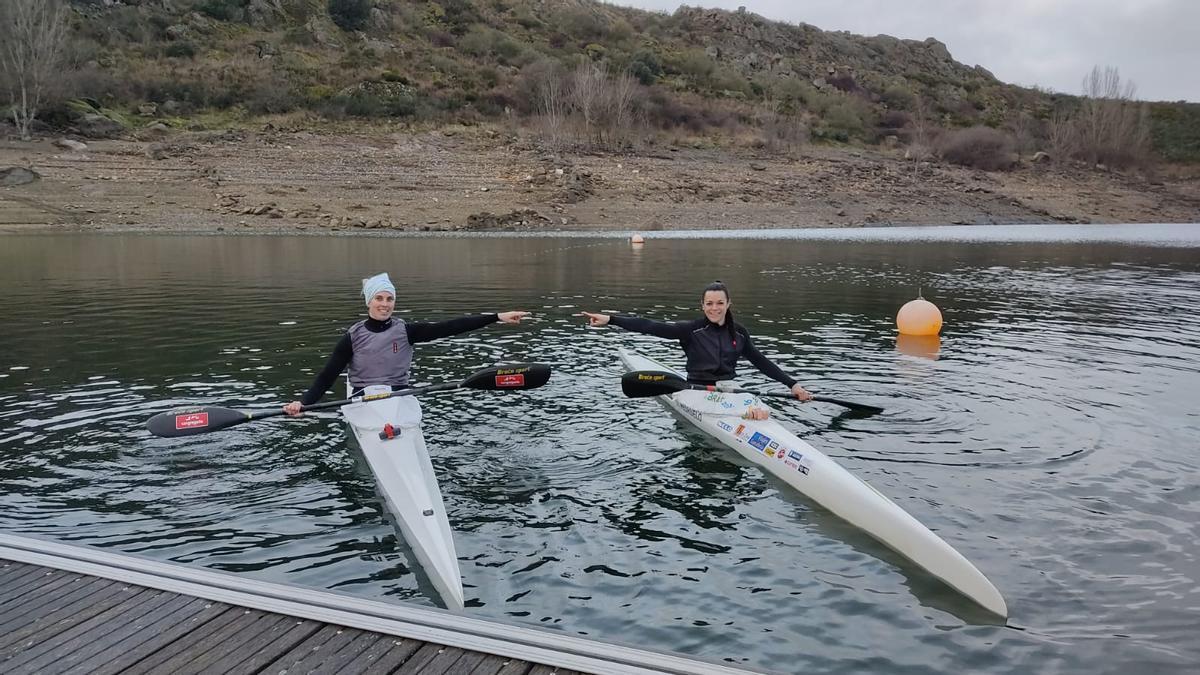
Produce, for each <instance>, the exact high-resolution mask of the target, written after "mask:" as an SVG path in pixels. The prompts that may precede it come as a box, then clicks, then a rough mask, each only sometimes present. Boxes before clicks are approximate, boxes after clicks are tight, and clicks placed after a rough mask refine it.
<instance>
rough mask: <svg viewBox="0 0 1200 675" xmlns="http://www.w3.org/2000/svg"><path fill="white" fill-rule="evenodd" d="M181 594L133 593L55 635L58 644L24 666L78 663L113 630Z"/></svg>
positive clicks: (38, 668)
mask: <svg viewBox="0 0 1200 675" xmlns="http://www.w3.org/2000/svg"><path fill="white" fill-rule="evenodd" d="M177 597H178V596H176V595H175V594H174V593H164V592H161V591H158V592H155V591H148V592H147V593H140V594H138V595H137V596H133V597H130V598H129V599H128V600H127V601H126V602H123V603H120V604H118V605H116V606H114V607H113V608H112V609H110V610H109V611H108V612H105V613H102V614H99V615H97V616H96V617H95V618H94V619H92V620H91V622H90V624H89V623H88V622H84V623H82V624H79V625H77V626H75V627H73V628H72V629H70V630H68V631H64V632H63V633H60V634H59V635H57V636H55V639H54V640H52V641H51V642H56V643H57V644H56V646H54V647H53V648H51V649H48V650H46V651H44V652H43V654H42V655H41V656H39V657H36V658H33V659H30V660H26V661H25V662H24V667H25V668H29V669H32V670H34V671H41V670H44V669H47V668H51V667H53V669H54V670H55V671H58V670H60V669H63V668H65V667H67V666H70V665H73V664H75V663H78V661H79V660H80V659H83V658H86V655H87V654H88V653H94V652H95V651H96V649H95V648H96V646H97V643H101V644H103V643H104V642H105V640H106V639H107V638H108V636H109V635H110V634H111V633H113V632H117V631H120V630H121V629H122V628H123V627H125V626H127V625H128V624H130V623H137V622H138V620H139V619H141V618H142V617H144V616H145V615H147V614H151V613H153V612H154V610H155V609H157V608H159V607H161V606H163V605H165V604H169V603H170V602H171V601H173V600H175V599H176V598H177Z"/></svg>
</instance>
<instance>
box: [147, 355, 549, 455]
mask: <svg viewBox="0 0 1200 675" xmlns="http://www.w3.org/2000/svg"><path fill="white" fill-rule="evenodd" d="M550 374H551V370H550V366H548V365H546V364H542V363H517V364H513V365H507V366H496V367H493V368H485V369H483V370H480V371H478V372H475V373H472V374H471V375H470V376H469V377H467V378H466V379H465V380H463V381H462V382H446V383H443V384H431V385H427V386H424V387H413V388H411V389H398V390H396V391H390V392H384V393H382V394H365V395H360V396H352V397H350V398H344V399H340V400H337V401H328V402H326V403H314V404H313V405H306V406H301V407H300V410H301V411H302V412H307V411H311V410H326V409H328V408H340V407H341V406H344V405H348V404H350V403H362V402H366V401H378V400H382V399H385V398H393V397H396V396H419V395H421V394H428V393H431V392H435V391H447V390H450V389H458V388H463V387H465V388H467V389H480V390H484V391H502V390H507V389H536V388H537V387H540V386H542V385H544V384H546V382H547V381H549V380H550ZM286 414H287V413H285V412H284V411H283V410H282V409H279V408H276V409H273V410H255V411H250V412H246V411H242V410H234V409H232V408H222V407H219V406H194V407H189V408H180V409H177V410H172V411H170V412H165V413H159V414H157V415H155V416H154V417H151V418H150V420H149V421H148V422H146V428H147V429H148V430H149V431H150V433H151V434H154V435H155V436H165V437H171V438H174V437H179V436H195V435H197V434H206V433H209V432H212V431H220V430H222V429H228V428H229V427H232V426H237V425H238V424H245V423H246V422H252V421H254V420H261V419H266V418H268V417H279V416H280V415H286Z"/></svg>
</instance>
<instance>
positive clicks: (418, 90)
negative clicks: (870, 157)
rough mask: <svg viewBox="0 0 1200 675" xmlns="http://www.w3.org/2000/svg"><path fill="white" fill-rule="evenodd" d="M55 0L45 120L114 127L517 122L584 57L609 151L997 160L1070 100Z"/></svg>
mask: <svg viewBox="0 0 1200 675" xmlns="http://www.w3.org/2000/svg"><path fill="white" fill-rule="evenodd" d="M70 1H71V5H72V7H73V10H74V11H73V13H72V20H71V21H72V26H71V33H70V36H71V37H70V44H69V49H68V52H69V61H70V67H69V68H68V71H69V72H68V73H67V74H66V75H65V76H64V78H63V79H62V81H61V82H60V83H59V84H60V85H61V87H60V90H59V92H58V96H59V100H60V101H61V103H60V104H59V105H57V106H55V107H52V108H51V109H50V110H49V111H48V113H47V114H46V115H44V116H43V118H44V121H45V122H46V123H47V124H50V125H57V126H70V125H71V124H76V126H78V122H79V120H80V118H81V116H84V115H91V116H93V121H95V120H94V116H95V115H97V114H101V115H102V116H103V117H104V119H105V120H107V121H108V122H115V123H116V124H117V125H118V126H121V127H125V128H129V127H137V126H139V125H142V124H145V123H146V122H147V121H149V120H146V119H144V118H146V117H157V118H159V119H158V121H160V122H165V123H166V124H168V125H175V126H192V127H198V126H199V127H203V126H207V127H220V126H223V125H228V124H231V123H234V122H235V121H236V120H238V119H245V118H247V117H255V116H263V115H291V116H292V117H293V118H295V120H297V121H295V123H297V124H311V123H314V122H316V123H322V121H323V122H328V121H331V120H339V119H346V118H361V119H367V120H381V121H400V122H405V123H413V124H419V123H424V122H428V123H447V122H458V123H475V122H479V121H489V120H490V121H504V122H510V123H511V122H515V123H518V124H525V123H531V122H532V121H534V120H536V119H538V118H540V117H543V116H545V115H546V114H547V109H546V106H545V105H544V104H545V101H546V100H547V90H548V89H553V87H551V84H554V83H557V84H554V86H560V85H561V87H562V89H563V91H564V92H566V91H568V90H569V89H570V87H571V86H572V84H571V83H572V82H573V81H577V80H578V78H576V80H572V79H571V78H572V74H573V73H575V72H578V69H579V67H580V65H581V64H584V65H591V66H594V67H596V68H598V69H600V71H601V72H602V73H603V75H602V77H603V78H609V79H613V80H614V81H615V79H616V78H618V77H619V75H620V74H621V73H628V74H630V75H631V76H632V77H633V78H636V85H637V86H636V89H635V90H632V91H631V92H630V97H629V103H628V105H629V107H630V109H631V111H632V113H634V114H633V116H632V117H631V119H633V120H636V122H637V129H638V132H637V134H634V135H633V136H632V137H631V136H624V135H623V136H621V137H620V138H619V139H618V142H619V143H626V142H630V143H632V142H635V141H637V140H638V138H646V137H653V136H655V135H657V136H658V137H661V136H662V135H663V134H668V135H675V136H679V135H684V136H687V137H691V138H696V137H707V138H714V139H726V140H738V139H742V140H745V139H749V140H750V142H754V143H759V144H763V145H768V146H773V145H779V146H791V145H793V144H795V143H807V142H811V141H817V142H832V143H855V144H880V143H882V144H889V145H914V144H923V143H924V144H932V143H933V139H934V138H935V137H936V136H938V134H939V133H941V131H942V130H954V129H964V128H969V127H987V128H991V129H996V130H1000V132H1001V135H1000V136H995V137H992V138H991V141H990V142H993V143H1001V145H1003V146H1004V147H1003V148H1000V150H1003V151H1004V152H1009V151H1013V152H1019V153H1024V154H1026V155H1032V154H1033V153H1034V152H1035V151H1037V150H1041V149H1045V146H1046V145H1047V143H1048V141H1049V140H1051V138H1052V137H1053V135H1054V134H1053V133H1052V130H1051V128H1050V125H1051V122H1052V120H1053V119H1054V115H1055V113H1056V111H1059V112H1060V113H1061V112H1062V111H1066V112H1067V113H1069V112H1070V111H1071V110H1072V109H1073V108H1075V107H1077V106H1078V105H1079V103H1078V100H1077V99H1076V98H1075V97H1072V96H1065V95H1060V94H1051V93H1047V92H1043V91H1038V90H1032V89H1027V88H1022V87H1017V86H1013V85H1009V84H1005V83H1003V82H1000V81H998V80H997V79H996V78H995V77H994V76H993V75H992V74H991V73H990V72H988V71H987V70H986V69H985V68H984V67H982V66H967V65H964V64H961V63H958V62H956V61H955V60H954V59H953V57H952V56H951V54H950V53H949V52H948V50H947V49H946V46H945V45H943V44H942V43H940V42H938V41H937V40H936V39H933V38H930V39H927V40H924V41H914V40H900V39H896V38H892V37H889V36H886V35H880V36H875V37H863V36H857V35H852V34H849V33H845V32H829V31H823V30H821V29H819V28H817V27H814V26H809V25H806V24H799V25H791V24H785V23H780V22H774V21H769V20H767V19H764V18H763V17H760V16H758V15H755V14H753V13H749V12H742V11H738V12H726V11H719V10H707V9H698V8H687V7H684V8H681V9H679V10H678V11H676V12H674V13H671V14H666V13H654V12H646V11H641V10H635V9H629V8H622V7H615V6H612V5H608V4H601V3H599V2H595V1H593V0H440V1H439V2H427V1H423V0H70ZM1082 75H1083V74H1082V73H1081V76H1082ZM553 90H554V91H557V89H553ZM563 96H564V98H569V96H568V94H567V93H564V94H563ZM572 100H573V99H572ZM72 102H73V103H72ZM81 102H82V103H81ZM566 105H567V107H568V108H570V109H571V110H575V111H578V108H579V106H578V104H577V103H571V101H567V104H566ZM571 106H574V107H573V108H572V107H571ZM551 112H552V111H551ZM1197 118H1200V106H1187V105H1178V104H1175V105H1167V104H1160V105H1159V106H1158V108H1156V110H1155V111H1154V114H1153V115H1152V116H1151V121H1152V124H1154V125H1155V126H1154V128H1153V133H1152V134H1151V136H1152V138H1153V139H1154V142H1155V143H1156V148H1157V150H1158V153H1159V154H1160V155H1161V156H1163V157H1166V158H1169V159H1173V160H1179V161H1187V160H1196V159H1200V139H1198V134H1200V131H1197V125H1195V124H1194V122H1195V120H1197ZM305 120H307V121H305ZM593 121H594V120H593V119H591V118H588V119H586V120H585V122H586V124H587V125H588V126H589V127H590V126H591V125H592V124H593ZM108 122H102V123H101V124H100V125H101V126H105V127H108V129H107V130H106V131H104V132H103V133H109V134H111V133H112V125H110V124H108ZM624 126H626V127H632V126H633V125H630V124H626V125H624ZM84 131H86V130H84ZM96 133H101V132H96ZM587 138H589V137H586V136H585V137H584V140H587ZM596 138H600V139H603V138H604V135H603V134H599V135H597V136H596Z"/></svg>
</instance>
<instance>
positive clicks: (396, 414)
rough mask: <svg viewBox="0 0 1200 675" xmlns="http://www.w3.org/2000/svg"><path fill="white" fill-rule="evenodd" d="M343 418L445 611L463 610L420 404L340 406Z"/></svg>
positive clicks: (399, 400)
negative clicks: (389, 433) (383, 435)
mask: <svg viewBox="0 0 1200 675" xmlns="http://www.w3.org/2000/svg"><path fill="white" fill-rule="evenodd" d="M386 391H390V388H389V387H382V388H378V389H377V388H376V387H368V388H367V391H366V393H367V394H374V393H382V392H386ZM342 415H343V416H345V418H346V421H347V422H349V423H350V428H351V429H353V431H354V436H355V438H357V439H358V444H359V445H360V446H361V447H362V451H363V455H364V456H366V459H367V464H368V465H370V467H371V472H372V473H374V474H375V480H376V483H377V484H378V486H379V492H380V494H382V495H383V499H384V502H385V503H386V505H387V508H388V511H389V512H390V513H391V515H392V517H394V518H395V519H396V524H397V525H399V527H400V533H401V534H402V535H404V540H405V541H406V542H407V543H408V545H409V547H410V548H411V549H412V551H413V553H414V554H415V555H416V556H417V562H418V563H420V565H421V567H422V568H423V569H424V570H425V573H426V575H427V576H428V577H429V580H430V581H431V582H433V586H434V588H436V589H437V590H438V593H439V594H441V596H442V600H443V601H444V602H445V604H446V606H447V607H449V608H451V609H461V608H462V607H463V586H462V574H461V572H460V571H459V568H458V556H457V554H456V553H455V551H454V539H453V537H452V536H451V532H450V519H449V518H448V517H447V515H446V505H445V503H444V502H443V501H442V491H441V489H440V488H439V487H438V481H437V476H436V475H435V474H434V472H433V464H432V463H431V462H430V461H429V450H428V449H426V447H425V437H424V435H423V434H422V433H421V404H420V403H419V402H418V401H417V399H416V398H414V397H412V396H397V397H395V398H387V399H383V400H378V401H367V402H363V403H355V404H352V405H347V406H344V407H343V408H342ZM386 425H391V431H392V437H391V438H388V439H383V438H380V432H382V431H383V430H384V428H385V426H386Z"/></svg>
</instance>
